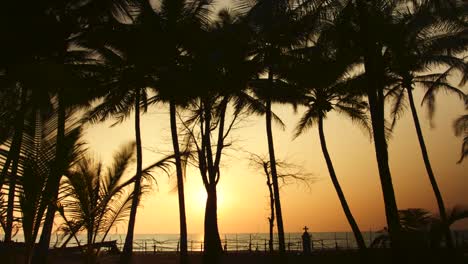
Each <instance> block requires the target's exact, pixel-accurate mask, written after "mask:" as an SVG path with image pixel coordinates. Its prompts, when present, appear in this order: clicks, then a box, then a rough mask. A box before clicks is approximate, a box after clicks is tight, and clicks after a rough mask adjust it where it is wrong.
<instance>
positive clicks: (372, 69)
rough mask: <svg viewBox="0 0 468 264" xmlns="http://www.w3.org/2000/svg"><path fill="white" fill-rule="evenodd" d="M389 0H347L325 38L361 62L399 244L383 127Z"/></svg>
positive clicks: (386, 198) (393, 234)
mask: <svg viewBox="0 0 468 264" xmlns="http://www.w3.org/2000/svg"><path fill="white" fill-rule="evenodd" d="M397 2H398V1H393V0H376V1H371V0H354V1H348V2H346V3H345V5H344V6H343V8H342V12H341V13H340V16H339V17H338V18H337V19H338V22H339V23H336V25H337V27H334V28H333V29H331V30H330V33H328V34H330V36H329V39H330V40H332V43H334V45H335V46H336V47H338V48H339V49H341V50H342V52H344V53H350V54H352V53H354V54H355V55H357V56H358V57H361V58H362V59H363V61H364V70H365V79H366V82H367V83H366V85H365V87H364V88H365V91H364V94H365V95H366V97H367V99H368V103H369V109H370V117H371V124H372V136H373V137H372V138H373V139H374V140H373V141H374V147H375V155H376V159H377V164H378V170H379V176H380V183H381V187H382V193H383V198H384V203H385V214H386V219H387V225H388V228H389V233H390V236H391V239H392V243H394V246H395V247H398V246H399V234H400V223H399V218H398V207H397V203H396V199H395V192H394V189H393V183H392V177H391V172H390V167H389V164H388V149H387V137H386V132H387V131H386V126H385V107H384V103H385V96H384V88H385V84H386V79H385V63H384V58H383V55H382V50H383V49H384V45H385V41H384V40H385V39H386V37H387V35H388V28H389V25H391V23H392V21H393V15H394V10H395V6H396V4H397Z"/></svg>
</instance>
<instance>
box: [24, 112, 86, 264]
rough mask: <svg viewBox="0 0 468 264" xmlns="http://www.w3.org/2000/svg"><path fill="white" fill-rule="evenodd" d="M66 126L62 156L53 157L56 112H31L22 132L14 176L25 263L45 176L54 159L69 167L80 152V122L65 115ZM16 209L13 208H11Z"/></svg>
mask: <svg viewBox="0 0 468 264" xmlns="http://www.w3.org/2000/svg"><path fill="white" fill-rule="evenodd" d="M66 118H67V121H68V123H69V124H74V125H69V126H68V128H67V132H66V135H65V142H64V144H65V149H66V153H65V156H62V157H57V156H55V154H56V152H55V149H56V147H57V146H56V135H54V133H55V131H56V129H55V126H56V122H57V114H56V113H52V115H49V116H47V115H44V114H41V112H40V111H39V110H36V112H35V113H33V115H32V118H31V119H29V120H30V121H31V124H32V127H31V129H27V131H26V132H25V134H24V137H25V140H24V144H23V146H22V148H23V152H24V153H25V154H24V157H22V159H21V160H20V161H21V168H22V171H21V177H19V178H18V182H19V186H18V190H17V195H18V196H19V211H20V213H21V217H20V218H19V219H20V220H21V227H22V229H23V235H24V241H25V252H26V253H25V262H26V263H31V261H32V259H31V258H32V253H33V251H34V248H35V243H36V238H37V235H38V233H39V228H40V226H41V223H42V220H43V216H44V213H45V210H46V208H47V205H48V203H49V199H50V197H49V194H48V193H47V192H46V186H47V184H46V183H47V179H48V178H49V177H51V173H52V171H53V166H54V164H55V163H56V161H55V160H56V159H62V160H63V163H64V164H66V165H65V166H66V167H67V168H68V167H71V166H73V164H74V163H75V162H76V161H77V160H78V159H79V157H80V156H81V154H82V152H83V148H82V147H83V145H82V143H81V142H80V138H81V129H80V128H79V125H80V124H81V123H80V122H72V116H67V117H66ZM15 211H16V210H15Z"/></svg>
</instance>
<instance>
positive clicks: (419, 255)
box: [2, 249, 468, 264]
mask: <svg viewBox="0 0 468 264" xmlns="http://www.w3.org/2000/svg"><path fill="white" fill-rule="evenodd" d="M4 256H5V255H3V254H2V258H3V257H4ZM15 257H16V261H15V262H13V263H15V264H16V263H23V261H24V255H22V254H21V253H20V252H17V253H16V256H15ZM118 260H119V256H118V255H116V254H112V253H108V252H105V253H104V252H103V254H101V256H100V257H99V258H98V259H97V261H98V262H97V263H101V264H114V263H117V262H118ZM188 260H189V262H190V263H193V264H202V263H206V262H204V257H203V254H202V253H199V252H198V253H193V252H189V253H188ZM49 261H50V262H49V263H51V264H59V263H64V264H79V263H83V261H84V259H83V256H82V255H80V254H76V253H75V254H73V253H71V252H65V251H60V252H59V251H57V250H52V251H51V252H50V255H49ZM179 262H180V254H179V253H175V252H157V253H134V256H133V257H132V263H135V264H137V263H141V264H146V263H148V264H149V263H158V264H176V263H179ZM218 263H221V264H238V263H242V264H257V263H268V264H280V263H288V264H303V263H304V264H305V263H321V264H342V263H346V264H380V263H381V264H397V263H412V264H413V263H427V264H432V263H434V264H436V263H450V264H466V263H468V251H467V250H466V249H465V250H464V251H463V250H461V249H457V250H447V249H439V250H431V251H428V250H422V249H419V250H418V249H411V250H406V251H405V250H404V251H402V253H401V256H400V257H399V259H398V260H395V257H394V256H393V255H392V251H391V249H370V250H368V251H367V253H366V255H362V254H360V253H359V251H357V250H324V251H316V252H312V253H311V254H308V255H304V254H302V253H300V252H288V253H287V254H286V257H285V258H284V259H283V261H281V257H280V255H279V253H267V252H248V251H240V252H225V253H223V254H222V255H221V256H220V258H219V262H218Z"/></svg>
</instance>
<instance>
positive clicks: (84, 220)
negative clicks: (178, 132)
mask: <svg viewBox="0 0 468 264" xmlns="http://www.w3.org/2000/svg"><path fill="white" fill-rule="evenodd" d="M135 146H136V144H135V143H133V142H132V143H130V144H127V145H124V146H123V147H122V148H121V149H120V150H119V151H118V152H117V153H116V154H115V155H114V161H113V163H112V166H110V167H108V168H107V169H105V168H103V167H102V164H101V163H100V162H96V161H94V160H92V159H91V158H89V157H86V156H85V157H83V158H82V159H81V160H80V161H79V162H78V164H77V166H75V168H74V169H72V170H70V172H69V173H67V175H66V180H65V181H64V183H63V184H64V185H65V186H67V188H65V191H64V194H63V197H62V200H63V201H62V202H61V207H60V209H61V210H59V211H60V213H61V215H62V217H63V218H64V220H65V228H64V230H66V231H68V235H69V238H71V237H73V236H74V235H75V234H76V233H77V232H79V231H80V230H82V229H86V231H87V260H88V262H89V263H94V261H95V257H96V256H95V255H94V253H93V244H94V243H96V242H97V240H98V235H100V238H99V239H100V241H101V242H103V241H105V239H106V237H107V234H108V233H109V231H110V229H111V228H112V227H113V226H115V225H117V224H118V223H119V222H122V221H124V220H125V219H127V217H128V216H129V215H130V213H131V210H132V208H133V197H134V194H135V193H134V192H132V191H129V188H128V187H129V186H130V185H131V184H134V182H135V180H136V179H137V178H136V177H137V176H133V177H132V178H130V179H129V180H125V179H124V176H125V174H126V172H127V171H128V167H129V166H130V165H131V164H132V163H133V162H134V154H135ZM172 158H173V156H168V157H164V158H163V159H161V160H159V161H157V162H156V163H154V164H152V165H150V166H149V167H147V168H145V169H144V170H142V174H144V175H145V178H147V179H148V176H150V173H151V171H152V170H154V169H156V168H159V169H162V170H164V171H167V170H168V169H169V166H170V165H171V164H172ZM147 187H149V186H148V185H142V188H141V190H142V192H143V191H144V190H145V189H147ZM68 219H70V220H68ZM68 240H69V239H68ZM68 240H67V241H68ZM65 244H66V243H64V245H65ZM98 252H99V251H98Z"/></svg>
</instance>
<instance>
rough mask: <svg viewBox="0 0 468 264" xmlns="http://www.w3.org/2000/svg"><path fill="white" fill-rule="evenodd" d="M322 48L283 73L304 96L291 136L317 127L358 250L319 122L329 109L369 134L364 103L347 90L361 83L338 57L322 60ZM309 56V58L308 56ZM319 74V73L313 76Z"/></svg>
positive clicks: (360, 240) (361, 241)
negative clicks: (301, 113) (314, 126)
mask: <svg viewBox="0 0 468 264" xmlns="http://www.w3.org/2000/svg"><path fill="white" fill-rule="evenodd" d="M321 50H323V48H322V47H319V45H318V44H317V46H315V47H313V48H310V49H308V53H309V56H308V57H307V59H303V60H301V61H299V62H298V63H295V64H294V66H293V67H292V68H291V70H290V71H291V72H290V73H288V74H286V76H287V77H289V78H288V81H290V82H292V83H294V84H295V85H298V86H301V87H304V88H306V89H307V92H306V94H305V96H304V100H305V102H304V103H305V104H306V107H307V110H306V112H305V113H304V115H303V116H302V118H301V120H300V121H299V124H298V125H297V128H296V133H295V137H298V136H299V135H301V134H302V133H304V132H305V130H306V129H308V128H310V127H311V126H313V125H316V124H317V125H318V132H319V137H320V145H321V148H322V152H323V156H324V158H325V161H326V163H327V167H328V171H329V174H330V178H331V180H332V182H333V186H334V187H335V190H336V193H337V195H338V198H339V200H340V203H341V206H342V208H343V211H344V213H345V215H346V219H347V220H348V223H349V225H350V226H351V229H352V230H353V233H354V237H355V239H356V243H357V245H358V247H359V249H361V250H364V249H365V248H366V245H365V242H364V239H363V237H362V233H361V231H360V229H359V226H358V225H357V223H356V220H355V219H354V217H353V215H352V213H351V210H350V208H349V205H348V202H347V201H346V198H345V195H344V193H343V190H342V188H341V186H340V183H339V182H338V178H337V176H336V173H335V169H334V167H333V163H332V160H331V157H330V154H329V151H328V149H327V143H326V140H325V133H324V127H323V121H324V119H326V117H327V114H328V113H329V112H331V111H333V110H335V111H337V112H339V113H342V114H345V115H347V116H348V117H349V118H350V119H351V120H353V121H355V122H357V123H358V124H360V125H361V126H363V127H364V128H365V129H366V130H367V131H370V128H369V126H368V122H367V116H366V113H365V111H366V110H367V104H366V103H364V102H363V101H362V100H361V95H360V94H357V93H356V92H355V91H353V90H351V89H350V87H352V85H351V83H354V85H356V84H361V85H362V78H361V76H357V77H354V78H351V77H350V74H349V70H351V69H353V68H354V65H353V64H352V63H346V61H344V60H343V59H341V58H338V59H332V58H326V57H325V56H324V54H323V53H322V52H323V51H321ZM310 55H312V56H310ZM313 73H320V74H313Z"/></svg>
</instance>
